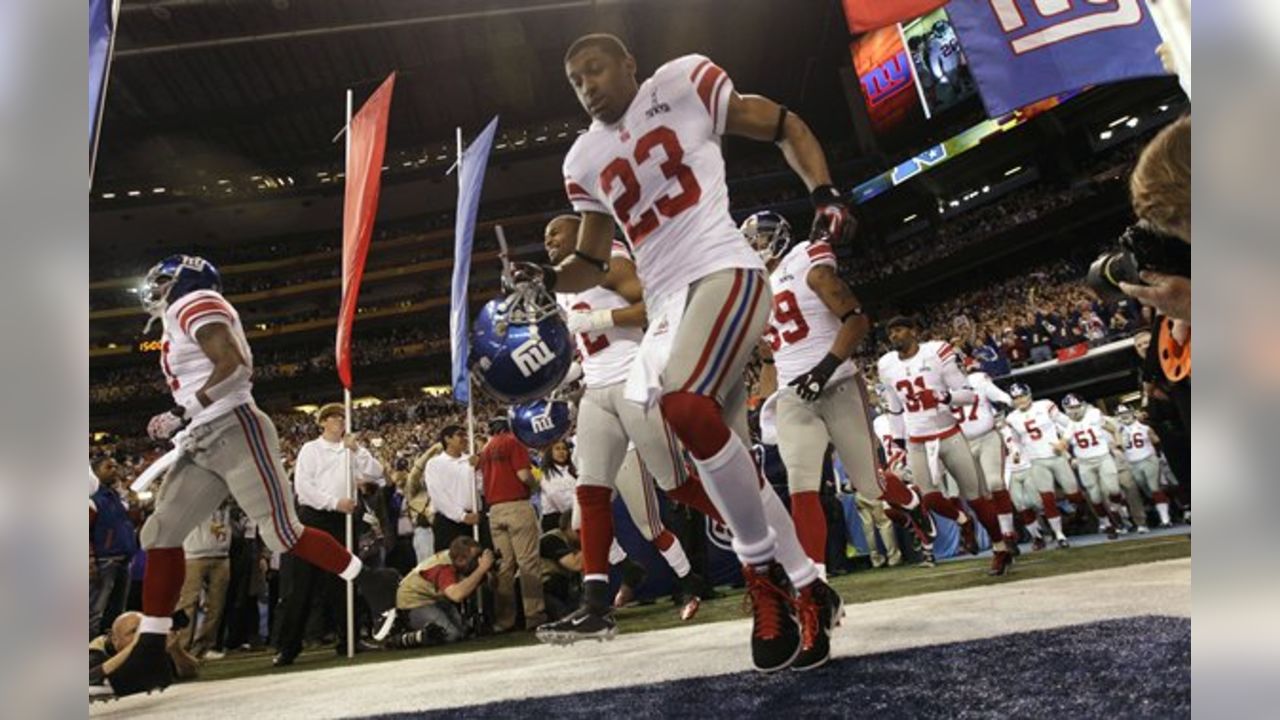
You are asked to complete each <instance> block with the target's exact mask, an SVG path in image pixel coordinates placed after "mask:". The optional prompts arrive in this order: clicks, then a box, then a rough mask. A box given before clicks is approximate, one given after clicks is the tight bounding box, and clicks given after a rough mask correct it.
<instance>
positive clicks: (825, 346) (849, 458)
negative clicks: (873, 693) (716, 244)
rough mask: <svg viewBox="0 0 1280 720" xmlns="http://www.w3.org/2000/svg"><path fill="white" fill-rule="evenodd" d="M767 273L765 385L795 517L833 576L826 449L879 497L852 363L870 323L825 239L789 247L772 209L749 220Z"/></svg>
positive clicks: (746, 228) (860, 486)
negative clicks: (825, 500) (824, 489)
mask: <svg viewBox="0 0 1280 720" xmlns="http://www.w3.org/2000/svg"><path fill="white" fill-rule="evenodd" d="M741 230H742V234H743V235H744V236H745V237H746V238H747V241H748V242H750V243H751V245H752V247H754V248H755V250H756V252H757V253H759V254H760V259H761V260H763V261H764V263H765V269H766V270H767V271H768V272H769V283H770V285H771V287H772V290H773V311H772V313H771V315H770V318H769V325H768V326H767V327H766V328H765V334H764V339H763V340H762V341H761V344H760V352H761V355H762V356H763V358H764V363H765V364H764V369H763V371H762V373H761V376H762V377H761V385H762V386H763V387H769V388H773V387H776V388H777V399H776V403H777V405H776V408H777V410H776V411H777V428H778V452H779V454H780V455H781V456H782V462H783V464H784V465H786V467H787V484H788V489H789V490H790V495H791V515H792V517H793V518H794V519H795V524H796V533H797V534H798V535H799V536H800V544H801V545H803V546H804V550H805V552H806V553H807V554H808V555H809V558H810V559H812V560H813V562H814V563H816V564H818V567H819V572H822V573H823V574H824V575H825V565H824V563H825V557H826V551H827V550H826V548H827V519H826V513H825V512H824V511H823V509H822V502H821V500H820V499H819V497H818V493H819V490H820V488H821V485H822V466H823V462H824V459H825V457H826V453H827V446H828V445H834V446H835V450H836V454H837V455H839V457H840V463H841V464H842V465H843V466H844V469H845V472H846V473H848V475H849V480H850V482H851V483H852V484H853V486H854V488H855V489H857V491H858V494H859V495H861V496H862V497H863V498H865V499H867V500H876V499H879V497H880V494H881V493H880V485H879V483H878V482H877V479H876V475H877V471H878V468H877V465H878V463H877V461H876V445H875V437H874V431H873V429H872V427H871V420H870V414H869V410H870V408H869V407H868V402H867V398H866V386H865V385H864V384H863V382H862V377H861V375H859V373H858V368H857V366H856V365H855V364H854V362H853V361H852V360H851V359H850V356H851V355H852V354H853V351H854V350H855V349H857V347H858V346H859V345H861V344H862V341H863V339H864V338H865V337H866V335H867V332H868V331H869V330H870V329H871V323H870V322H869V321H868V319H867V317H866V316H865V315H863V314H862V303H860V302H859V301H858V298H857V297H855V296H854V294H853V292H852V291H850V290H849V286H848V284H847V283H845V281H844V280H841V279H840V277H839V276H838V275H837V274H836V255H835V251H834V250H833V249H832V247H831V245H830V244H828V243H827V242H823V241H819V242H812V241H809V240H805V241H803V242H800V243H797V244H796V245H795V246H794V247H791V225H790V223H788V222H787V220H786V218H784V217H782V216H781V215H779V214H777V213H774V212H759V213H756V214H754V215H752V216H751V217H749V218H747V219H746V220H745V221H744V222H743V223H742V228H741Z"/></svg>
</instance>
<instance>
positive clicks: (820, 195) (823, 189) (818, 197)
mask: <svg viewBox="0 0 1280 720" xmlns="http://www.w3.org/2000/svg"><path fill="white" fill-rule="evenodd" d="M809 199H810V200H812V201H813V206H814V207H817V208H820V207H824V206H826V205H835V204H838V203H839V202H840V201H841V200H842V197H841V195H840V191H839V190H837V189H836V186H835V185H819V186H818V187H816V188H814V189H813V192H811V193H809Z"/></svg>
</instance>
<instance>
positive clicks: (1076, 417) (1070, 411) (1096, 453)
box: [1062, 394, 1124, 540]
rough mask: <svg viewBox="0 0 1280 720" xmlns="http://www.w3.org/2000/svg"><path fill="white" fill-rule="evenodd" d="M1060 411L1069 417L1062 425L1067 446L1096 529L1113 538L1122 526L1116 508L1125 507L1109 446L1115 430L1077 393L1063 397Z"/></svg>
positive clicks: (1114, 441)
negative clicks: (1091, 506) (1072, 456)
mask: <svg viewBox="0 0 1280 720" xmlns="http://www.w3.org/2000/svg"><path fill="white" fill-rule="evenodd" d="M1062 411H1063V412H1064V413H1066V415H1067V420H1068V422H1067V425H1066V427H1064V428H1063V431H1064V434H1065V435H1066V440H1067V445H1068V447H1070V448H1071V452H1072V454H1073V455H1075V458H1076V471H1077V472H1078V473H1079V474H1080V482H1081V483H1082V484H1083V485H1084V489H1085V492H1087V493H1088V494H1089V502H1090V503H1092V504H1093V512H1094V514H1095V515H1097V516H1098V530H1099V531H1101V532H1105V533H1106V534H1107V537H1108V538H1111V539H1112V540H1114V539H1115V538H1116V537H1117V535H1118V534H1119V531H1120V528H1121V521H1120V513H1119V508H1121V507H1123V506H1124V495H1123V494H1122V493H1121V491H1120V476H1119V473H1118V472H1117V470H1116V463H1115V460H1113V459H1112V458H1111V448H1112V446H1114V445H1115V444H1116V443H1117V442H1118V438H1117V436H1116V434H1115V432H1116V429H1115V427H1114V426H1112V425H1111V424H1109V423H1108V422H1107V420H1106V418H1104V417H1103V416H1102V411H1101V410H1099V409H1097V408H1095V407H1093V406H1091V405H1088V404H1086V403H1085V401H1084V400H1082V399H1080V397H1079V396H1078V395H1075V394H1068V395H1066V396H1064V397H1063V398H1062Z"/></svg>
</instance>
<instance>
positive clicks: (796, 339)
mask: <svg viewBox="0 0 1280 720" xmlns="http://www.w3.org/2000/svg"><path fill="white" fill-rule="evenodd" d="M818 265H826V266H828V267H832V268H834V267H836V254H835V252H834V251H833V250H832V249H831V246H830V245H829V244H827V243H825V242H819V243H811V242H809V241H808V240H806V241H804V242H802V243H800V244H799V245H796V246H795V247H793V248H791V251H790V252H788V253H787V255H786V257H784V258H783V259H782V262H780V263H778V267H776V268H774V270H773V274H771V275H770V276H769V283H770V285H771V287H772V288H773V310H772V312H771V313H770V315H769V325H768V326H767V327H766V328H765V331H764V337H765V339H766V340H767V341H768V342H769V347H770V348H772V349H773V360H774V363H775V365H776V367H777V369H778V385H779V386H780V387H785V386H787V385H789V384H790V383H791V381H792V380H795V379H796V378H797V377H800V376H801V375H803V374H805V373H807V372H809V371H810V370H812V369H813V366H815V365H817V364H818V362H819V361H821V360H822V358H823V357H824V356H826V354H827V352H828V351H830V350H831V343H832V342H834V341H835V339H836V335H837V334H838V333H839V332H840V326H841V324H842V323H841V322H840V318H838V317H836V315H835V313H833V312H831V308H829V307H827V304H826V303H824V302H823V301H822V298H821V297H818V293H816V292H814V291H813V288H811V287H809V279H808V278H809V271H810V270H812V269H813V268H814V267H816V266H818ZM856 370H857V368H856V367H855V366H854V364H853V361H852V360H846V361H845V362H843V363H841V364H840V367H839V368H837V369H836V371H835V373H833V374H832V375H831V380H830V381H828V383H827V384H828V386H830V385H834V384H835V383H837V382H840V381H841V380H844V379H845V378H847V377H849V376H851V375H853V374H854V373H855V372H856Z"/></svg>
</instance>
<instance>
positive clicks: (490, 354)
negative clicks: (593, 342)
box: [468, 283, 574, 405]
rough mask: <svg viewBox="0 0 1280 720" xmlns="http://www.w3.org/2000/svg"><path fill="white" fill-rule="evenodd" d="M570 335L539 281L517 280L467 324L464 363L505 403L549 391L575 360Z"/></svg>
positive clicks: (484, 385) (555, 306)
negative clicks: (468, 353) (509, 290)
mask: <svg viewBox="0 0 1280 720" xmlns="http://www.w3.org/2000/svg"><path fill="white" fill-rule="evenodd" d="M573 349H574V348H573V337H572V336H571V335H569V328H567V327H566V326H565V324H564V319H563V318H561V316H560V308H559V307H558V306H557V305H556V301H555V298H553V297H551V295H550V293H548V292H547V291H546V290H545V289H543V287H542V286H541V285H540V284H536V283H521V284H519V285H517V286H516V287H515V289H514V291H513V292H512V293H511V294H510V295H507V296H506V297H505V298H495V299H493V300H490V301H489V302H487V303H485V306H484V307H483V308H481V309H480V314H479V315H477V316H476V320H475V323H473V324H472V326H471V357H470V358H469V361H468V365H469V367H470V369H471V377H472V379H473V380H474V381H475V383H476V384H477V385H479V386H480V387H481V388H483V389H484V391H485V392H487V393H489V395H491V396H493V397H494V398H495V399H497V400H499V401H501V402H504V403H506V404H508V405H519V404H520V403H524V402H528V401H530V400H536V399H538V398H542V397H546V396H547V395H549V394H551V391H552V390H555V389H556V388H557V387H559V385H560V381H561V380H563V379H564V376H565V374H567V373H568V372H569V366H570V365H572V364H573Z"/></svg>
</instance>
